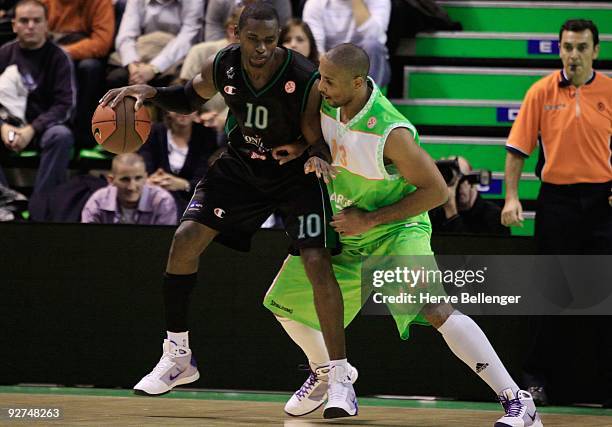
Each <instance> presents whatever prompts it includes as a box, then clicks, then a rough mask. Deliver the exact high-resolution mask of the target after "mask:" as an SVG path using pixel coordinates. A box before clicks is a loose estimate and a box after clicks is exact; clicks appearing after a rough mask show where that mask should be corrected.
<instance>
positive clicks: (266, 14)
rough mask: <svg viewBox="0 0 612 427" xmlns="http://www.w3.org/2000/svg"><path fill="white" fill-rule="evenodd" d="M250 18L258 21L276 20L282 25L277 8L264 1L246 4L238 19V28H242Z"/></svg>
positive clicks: (277, 23) (278, 24)
mask: <svg viewBox="0 0 612 427" xmlns="http://www.w3.org/2000/svg"><path fill="white" fill-rule="evenodd" d="M249 19H255V20H257V21H271V20H274V21H276V25H277V26H279V27H280V19H279V18H278V13H277V12H276V9H274V8H273V7H272V6H270V5H269V4H267V3H264V2H262V1H256V2H255V3H249V4H247V5H246V6H245V8H244V10H243V11H242V13H241V14H240V19H239V20H238V30H242V29H243V28H244V26H245V25H246V23H247V21H248V20H249Z"/></svg>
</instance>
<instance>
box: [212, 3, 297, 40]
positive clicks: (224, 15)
mask: <svg viewBox="0 0 612 427" xmlns="http://www.w3.org/2000/svg"><path fill="white" fill-rule="evenodd" d="M259 1H262V2H264V3H267V4H269V5H270V6H272V7H273V8H274V9H276V13H278V18H279V22H287V21H288V20H289V19H290V18H291V3H290V1H289V0H259ZM253 2H255V0H243V1H236V0H209V1H208V4H207V6H206V18H205V20H204V21H205V24H204V40H205V41H215V40H220V39H222V38H224V37H225V23H226V22H227V20H228V18H229V17H230V15H231V14H232V10H233V9H234V7H235V6H238V5H242V6H246V5H247V4H248V3H253Z"/></svg>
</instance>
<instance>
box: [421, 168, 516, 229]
mask: <svg viewBox="0 0 612 427" xmlns="http://www.w3.org/2000/svg"><path fill="white" fill-rule="evenodd" d="M457 161H458V163H459V169H460V171H459V172H458V173H456V174H455V176H454V178H453V180H452V181H451V182H450V183H447V186H448V201H447V202H446V203H445V204H444V205H442V206H440V207H438V208H436V209H434V210H432V211H431V212H430V213H429V216H430V218H431V223H432V226H433V230H434V231H440V232H447V233H485V234H502V235H510V230H509V229H508V228H506V227H504V226H503V225H502V223H501V221H500V214H501V208H500V207H499V206H497V205H496V204H495V203H493V202H490V201H488V200H483V199H482V198H481V197H480V195H479V194H478V189H477V188H476V185H473V184H470V183H469V182H468V181H467V179H466V178H465V175H466V174H467V173H468V172H470V171H471V170H472V166H471V165H470V164H469V162H468V161H467V160H466V159H465V158H463V157H457Z"/></svg>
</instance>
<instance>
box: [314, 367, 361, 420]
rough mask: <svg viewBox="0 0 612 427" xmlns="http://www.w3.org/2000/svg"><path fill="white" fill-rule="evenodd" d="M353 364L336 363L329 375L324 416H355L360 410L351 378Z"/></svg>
mask: <svg viewBox="0 0 612 427" xmlns="http://www.w3.org/2000/svg"><path fill="white" fill-rule="evenodd" d="M350 368H351V365H349V364H348V363H347V364H346V365H336V366H333V367H331V368H330V370H329V373H328V374H327V375H328V381H329V388H328V389H327V405H325V409H324V410H323V418H341V417H354V416H355V415H357V412H358V411H359V406H358V405H357V396H356V395H355V390H354V389H353V381H352V380H351V375H350V374H351V369H350Z"/></svg>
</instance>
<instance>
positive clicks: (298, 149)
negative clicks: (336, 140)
mask: <svg viewBox="0 0 612 427" xmlns="http://www.w3.org/2000/svg"><path fill="white" fill-rule="evenodd" d="M318 85H319V80H316V81H315V82H314V83H313V85H312V86H311V89H310V93H309V94H308V100H307V102H306V108H305V109H304V112H303V113H302V115H301V117H300V127H301V129H302V136H303V137H304V138H303V139H300V140H299V141H296V142H295V143H293V144H286V145H281V146H279V147H276V148H274V149H273V150H272V156H273V157H274V159H276V160H278V162H279V164H281V165H282V164H284V163H287V162H289V161H291V160H293V159H296V158H298V157H300V156H301V155H302V154H303V153H304V151H305V150H306V149H307V148H309V147H312V148H313V149H315V150H316V151H317V155H318V156H320V157H322V158H325V160H326V161H328V162H329V163H331V155H330V154H329V149H328V148H327V145H326V144H325V142H324V141H323V132H321V118H320V111H319V110H320V108H321V94H320V93H319V91H318V90H317V87H318ZM325 153H327V155H325Z"/></svg>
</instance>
